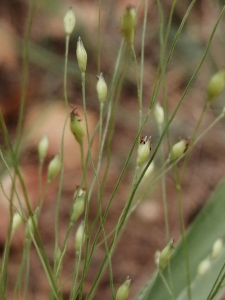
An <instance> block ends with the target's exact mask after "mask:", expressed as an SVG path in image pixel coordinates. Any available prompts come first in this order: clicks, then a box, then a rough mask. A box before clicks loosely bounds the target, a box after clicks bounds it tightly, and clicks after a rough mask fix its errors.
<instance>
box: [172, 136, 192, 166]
mask: <svg viewBox="0 0 225 300" xmlns="http://www.w3.org/2000/svg"><path fill="white" fill-rule="evenodd" d="M187 149H188V142H187V141H186V140H181V141H180V142H178V143H176V144H174V145H173V147H172V149H171V150H170V153H169V157H168V160H169V161H170V162H171V161H174V160H176V159H178V158H179V157H180V156H181V155H182V154H184V153H185V152H186V151H187Z"/></svg>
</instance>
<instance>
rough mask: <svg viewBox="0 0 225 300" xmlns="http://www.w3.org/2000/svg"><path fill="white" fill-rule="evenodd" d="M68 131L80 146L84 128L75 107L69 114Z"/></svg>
mask: <svg viewBox="0 0 225 300" xmlns="http://www.w3.org/2000/svg"><path fill="white" fill-rule="evenodd" d="M70 130H71V131H72V133H73V135H74V137H75V139H76V140H77V142H78V143H79V144H80V145H81V144H82V143H83V139H84V127H83V124H82V122H81V119H80V116H79V114H78V112H77V107H75V108H73V110H72V111H71V113H70Z"/></svg>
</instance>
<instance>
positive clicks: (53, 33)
mask: <svg viewBox="0 0 225 300" xmlns="http://www.w3.org/2000/svg"><path fill="white" fill-rule="evenodd" d="M31 2H32V1H30V3H31ZM190 2H191V1H189V0H182V1H179V0H178V1H177V4H176V6H175V9H174V15H173V19H172V24H171V30H170V33H169V36H168V47H167V49H166V56H167V55H168V53H169V50H170V47H171V45H172V42H173V39H174V37H175V34H176V32H177V30H178V27H179V26H180V23H181V21H182V19H183V17H184V15H185V12H186V11H187V8H188V6H189V5H190ZM139 3H140V7H139V11H138V14H137V26H136V31H135V38H134V48H135V52H136V55H137V60H138V68H139V70H140V57H141V39H142V30H143V20H144V9H145V1H135V0H133V1H127V0H108V1H102V11H101V29H100V32H101V48H100V49H101V50H100V51H101V67H100V69H101V71H102V72H103V73H104V77H105V80H106V82H107V83H108V85H110V82H111V80H112V75H113V71H114V68H115V62H116V58H117V54H118V51H119V48H120V44H121V41H122V36H121V33H120V29H119V26H120V18H121V16H122V15H123V13H124V11H125V9H126V7H127V6H128V5H130V4H132V5H134V6H136V7H138V6H139ZM161 4H162V9H163V14H164V21H165V24H167V22H168V17H169V13H170V10H171V1H170V0H163V1H161ZM222 5H224V1H223V0H221V1H214V0H197V1H196V3H195V5H194V7H193V9H192V10H191V13H190V15H189V17H188V19H187V22H186V24H185V26H184V29H183V31H182V33H181V35H180V37H179V39H178V42H177V44H176V47H175V50H174V53H173V56H172V58H171V61H170V63H169V66H168V69H167V71H166V89H167V104H168V113H169V115H171V114H172V112H173V110H174V108H175V106H176V105H177V103H178V101H179V99H180V97H181V95H182V93H183V91H184V89H185V87H186V85H187V83H188V81H189V80H190V78H191V76H192V74H193V72H194V71H195V69H196V68H197V66H198V64H199V62H200V60H201V58H202V57H203V54H204V51H205V49H206V45H207V42H208V40H209V37H210V34H211V32H212V30H213V27H214V25H215V22H216V20H217V18H218V15H219V13H220V11H221V9H222ZM70 6H71V7H72V8H73V11H74V13H75V15H76V27H75V31H74V32H73V34H72V35H71V39H70V46H69V62H68V86H67V91H68V99H69V103H70V104H71V105H75V106H77V107H78V110H79V113H80V114H81V116H82V115H83V111H82V94H81V91H82V90H81V76H80V72H79V69H78V66H77V62H76V45H77V40H78V37H79V36H80V37H81V39H82V41H83V44H84V46H85V48H86V51H87V54H88V64H87V72H86V102H87V110H88V123H89V127H90V131H91V133H93V131H94V128H95V125H96V124H97V122H98V119H99V102H98V99H97V95H96V90H95V86H96V75H98V63H97V49H98V48H97V46H98V45H97V42H98V1H85V0H83V1H60V0H54V1H52V0H39V1H36V5H35V12H34V18H33V22H32V28H31V37H30V41H29V70H28V72H29V80H28V85H27V96H26V106H25V119H24V131H23V141H22V152H21V159H20V163H21V170H22V172H23V175H24V178H25V181H26V184H27V188H28V192H29V195H30V198H31V200H32V205H33V207H34V208H35V205H36V200H37V180H38V179H37V174H38V156H37V144H38V142H39V140H40V138H41V137H42V135H43V133H47V134H48V136H49V141H50V146H49V151H48V159H47V161H46V165H45V168H44V175H43V183H45V182H46V167H47V163H48V162H49V160H50V159H51V158H52V157H53V156H54V155H55V154H56V153H58V152H59V151H60V143H61V132H62V127H63V124H64V120H65V114H66V110H65V105H64V97H63V72H64V52H65V35H64V28H63V17H64V15H65V13H66V12H67V10H68V8H69V7H70ZM28 10H29V8H28V2H27V1H23V0H10V1H6V0H2V1H1V2H0V44H1V46H0V109H1V112H2V114H3V117H4V119H5V122H6V124H7V128H8V130H9V133H10V136H11V140H12V141H14V139H15V135H16V127H17V121H18V111H19V105H20V99H21V92H22V81H23V72H24V71H23V42H24V36H25V32H26V26H27V16H28ZM147 17H148V18H147V28H146V36H145V47H144V52H145V61H144V74H143V75H144V77H143V112H144V113H145V112H146V111H147V109H148V106H149V101H150V98H151V96H152V92H153V87H154V80H155V75H156V71H157V67H158V65H159V61H160V42H159V13H158V8H157V4H156V1H151V0H149V1H148V16H147ZM224 28H225V19H224V17H223V18H222V20H221V22H220V25H219V27H218V29H217V31H216V33H215V36H214V38H213V42H212V45H211V47H210V50H209V53H208V55H207V57H206V59H205V61H204V63H203V65H202V68H201V69H200V71H199V73H198V75H197V77H196V80H195V81H194V83H193V85H192V87H191V88H190V90H189V91H188V93H187V95H186V96H185V99H184V102H183V104H182V106H181V108H180V110H179V112H178V114H177V115H176V117H175V119H174V121H173V122H172V124H171V126H170V134H171V140H172V142H173V143H175V142H177V141H179V139H180V138H188V137H190V136H191V134H192V132H193V129H194V127H195V125H196V123H197V121H198V119H199V117H200V114H201V111H202V109H203V107H204V104H205V101H206V88H207V84H208V81H209V79H210V77H211V76H212V74H213V73H215V72H216V71H217V70H218V69H221V68H222V67H224V62H225V56H224V53H225V35H224ZM125 59H126V57H125V55H124V59H123V61H125ZM123 68H124V63H122V65H121V67H120V72H121V74H122V71H123ZM115 94H116V92H115ZM224 97H225V94H224V93H223V94H222V95H221V96H220V97H219V99H217V100H216V102H214V103H213V104H212V105H211V107H210V109H209V110H208V111H207V113H206V115H205V116H204V119H203V122H202V124H201V126H200V129H199V133H200V132H202V131H203V130H204V129H205V128H207V127H208V126H209V125H210V124H211V123H212V122H213V120H214V119H215V118H216V117H217V116H218V115H219V114H220V113H221V110H222V109H223V107H224V103H225V102H224ZM157 100H158V101H159V102H160V103H162V102H163V90H160V91H159V94H158V97H157ZM117 105H118V109H117V113H116V115H115V130H114V137H113V140H112V146H111V157H112V159H111V163H110V168H109V175H108V178H109V179H108V180H107V181H106V188H105V192H104V195H103V203H102V205H103V209H105V208H106V206H107V203H108V200H109V198H110V196H111V193H112V191H113V189H114V187H115V184H116V182H117V179H118V176H119V174H120V172H121V170H122V168H123V165H124V162H125V159H126V157H127V154H128V153H129V150H130V148H131V145H132V143H133V140H134V138H135V136H136V134H137V128H138V99H137V89H136V79H135V72H134V62H133V60H132V59H131V60H130V64H129V66H128V70H127V73H126V76H125V78H124V82H123V85H122V89H121V93H120V95H119V98H118V104H117ZM224 125H225V121H224V120H222V121H221V122H220V123H218V124H217V125H216V126H215V127H214V128H213V129H212V130H211V131H210V132H209V133H208V134H207V136H206V137H204V138H203V139H202V140H201V142H200V143H199V144H198V145H197V146H196V147H195V149H194V150H193V152H192V155H191V158H190V161H189V164H188V168H187V171H186V175H185V178H184V180H183V183H182V201H183V202H182V205H183V211H184V219H185V225H186V226H188V225H189V224H190V223H191V222H192V220H193V219H194V218H195V216H196V215H197V214H198V212H199V211H200V210H201V208H202V207H203V206H204V204H205V203H206V201H207V199H208V198H209V196H210V194H211V192H212V191H213V190H214V188H215V187H216V185H217V184H218V183H219V181H220V180H221V179H222V178H223V176H224V170H225V162H224V147H225V131H224ZM143 135H148V136H149V135H151V136H152V147H153V149H154V147H155V146H156V144H157V141H158V138H159V133H158V129H157V125H156V122H155V120H154V117H153V114H152V115H151V116H150V118H149V120H148V122H147V124H146V125H145V128H144V130H143ZM0 143H1V148H4V146H5V145H4V138H3V135H2V132H1V131H0ZM97 149H98V139H97V138H96V140H95V141H94V144H93V147H92V155H93V158H94V161H97V157H98V150H97ZM135 154H136V153H134V155H133V159H132V160H131V163H130V164H129V166H128V169H127V172H126V174H125V176H124V178H123V180H122V183H121V185H120V187H119V189H118V192H117V193H116V195H115V199H114V201H113V203H112V206H111V208H110V211H109V215H108V217H107V222H106V226H105V230H106V232H110V231H111V230H112V229H113V228H114V227H115V225H116V224H117V221H118V217H119V215H120V213H121V211H122V209H123V207H124V205H125V203H126V200H127V197H128V195H129V189H130V186H131V180H132V175H133V172H134V167H135V161H136V157H135ZM164 154H165V160H166V159H167V155H168V146H167V142H166V141H165V143H164ZM105 166H106V158H103V165H102V169H103V170H104V168H105ZM159 167H160V156H159V157H158V156H156V159H155V170H156V171H157V169H158V168H159ZM0 168H1V169H0V172H1V173H0V175H1V179H0V180H1V183H2V185H3V187H4V190H5V191H6V192H9V190H10V186H11V183H10V177H9V176H8V175H7V173H6V172H5V169H4V166H3V164H2V162H0ZM81 174H82V172H81V166H80V154H79V147H78V146H77V144H76V142H75V141H74V138H73V136H72V135H71V134H70V132H69V130H67V133H66V138H65V178H64V183H63V193H62V201H61V206H60V216H59V224H60V226H59V243H60V242H62V241H63V239H64V235H65V231H66V227H67V224H68V218H69V214H70V210H71V205H72V201H73V193H74V191H75V189H76V186H77V185H78V184H79V183H80V180H81ZM88 174H89V175H88V182H91V180H92V179H93V173H92V172H91V168H90V172H89V173H88ZM152 176H153V177H154V173H153V174H152ZM153 177H150V178H149V180H151V178H153ZM149 183H150V181H149ZM149 183H148V182H147V183H145V184H146V185H148V184H149ZM18 188H19V187H18ZM57 188H58V181H57V180H56V181H54V182H53V183H52V184H51V186H50V187H49V189H48V192H47V195H46V199H45V202H44V205H43V210H42V213H41V216H40V222H39V228H40V232H41V235H42V237H43V240H44V244H45V245H46V251H47V254H48V256H49V259H50V263H51V264H52V254H53V249H54V212H55V205H56V199H57ZM139 192H140V191H139ZM166 193H167V201H168V211H169V224H170V230H171V237H173V238H174V239H175V241H178V240H179V238H180V229H179V217H178V207H177V199H176V190H175V183H174V178H173V174H172V172H171V174H170V173H168V174H167V175H166ZM96 199H97V194H96V191H94V193H93V197H92V199H91V203H90V220H89V222H90V224H91V222H92V221H93V220H94V218H95V215H96V211H97V200H96ZM7 224H8V202H7V200H6V199H5V197H4V195H3V192H2V191H1V192H0V228H1V230H0V255H2V253H3V249H4V244H5V239H6V233H7ZM75 232H76V226H74V229H73V230H72V233H71V236H70V239H69V244H68V251H67V253H66V258H65V263H64V265H63V270H62V282H63V297H64V299H68V297H69V293H70V285H71V280H72V279H71V277H69V275H70V274H72V271H73V267H74V256H75V251H74V234H75ZM209 234H210V233H209ZM23 241H24V228H21V230H20V231H19V232H18V234H17V235H16V236H15V237H14V238H13V240H12V246H11V252H10V264H9V274H8V278H9V293H8V297H9V298H8V299H11V294H10V290H11V289H12V288H13V286H14V284H15V277H16V274H17V272H18V268H19V263H20V260H21V253H22V247H23ZM165 243H166V234H165V224H164V214H163V204H162V183H161V181H160V180H159V181H158V182H157V183H156V184H155V186H154V188H153V189H152V190H151V192H150V193H149V194H148V195H147V196H146V199H144V201H142V202H141V204H140V205H139V206H138V207H137V209H136V210H135V212H134V213H133V214H132V216H131V218H130V220H129V222H128V223H127V226H126V229H125V230H124V232H123V236H122V238H121V240H120V242H119V243H118V245H117V249H116V251H115V253H114V256H113V258H112V267H113V274H114V285H115V288H117V287H118V286H120V284H121V283H122V282H123V281H124V280H125V278H126V277H127V276H129V277H130V278H131V280H132V285H131V295H130V298H129V299H132V298H133V297H134V295H135V294H136V293H137V292H138V291H139V289H140V288H141V287H142V286H143V284H144V283H145V282H146V280H147V279H148V278H149V276H150V275H151V274H152V273H153V271H154V269H155V263H154V253H155V251H156V250H157V249H161V248H163V247H164V245H165ZM104 255H105V248H104V245H101V246H100V247H99V248H98V249H97V251H96V253H95V254H94V256H93V260H92V264H91V266H90V270H89V272H88V275H87V278H86V281H85V287H84V299H85V295H86V294H87V292H88V291H89V289H90V286H91V284H92V282H93V279H94V278H95V275H96V272H97V270H98V267H99V265H100V263H101V261H102V259H103V258H104ZM30 268H31V270H30V284H29V291H28V299H48V293H49V284H48V282H47V280H46V278H45V276H44V275H43V270H42V266H41V262H40V260H39V258H38V256H37V254H36V251H35V249H34V248H32V251H31V254H30ZM21 299H23V298H21ZM94 299H110V286H109V272H108V270H107V269H106V271H105V275H104V276H103V277H102V279H101V282H100V284H99V287H98V289H97V291H96V295H95V297H94Z"/></svg>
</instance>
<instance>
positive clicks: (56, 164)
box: [48, 154, 61, 181]
mask: <svg viewBox="0 0 225 300" xmlns="http://www.w3.org/2000/svg"><path fill="white" fill-rule="evenodd" d="M60 169H61V158H60V155H59V154H57V155H56V156H55V157H53V159H52V160H51V161H50V163H49V165H48V181H52V180H53V179H54V178H55V177H56V176H57V175H58V173H59V171H60Z"/></svg>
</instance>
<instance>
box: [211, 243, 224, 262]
mask: <svg viewBox="0 0 225 300" xmlns="http://www.w3.org/2000/svg"><path fill="white" fill-rule="evenodd" d="M222 249H223V240H222V239H221V238H219V239H217V240H216V241H215V243H214V244H213V247H212V253H211V258H212V259H216V258H218V257H219V256H220V254H221V252H222Z"/></svg>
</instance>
